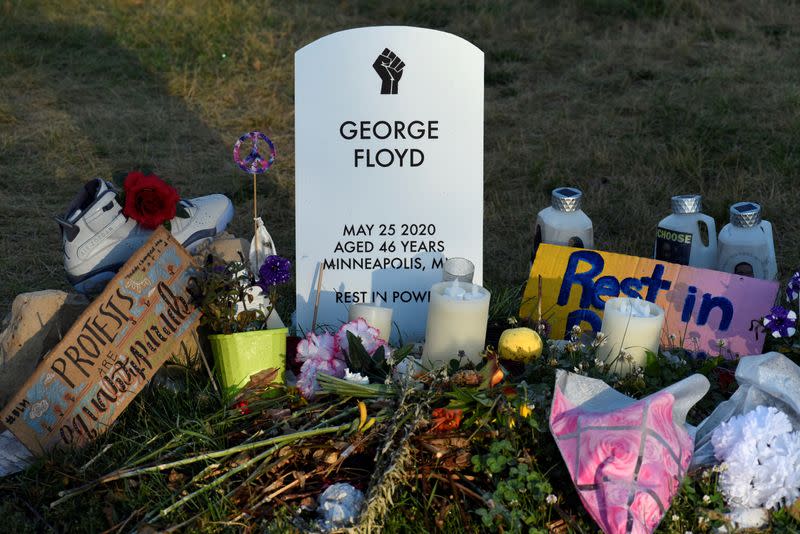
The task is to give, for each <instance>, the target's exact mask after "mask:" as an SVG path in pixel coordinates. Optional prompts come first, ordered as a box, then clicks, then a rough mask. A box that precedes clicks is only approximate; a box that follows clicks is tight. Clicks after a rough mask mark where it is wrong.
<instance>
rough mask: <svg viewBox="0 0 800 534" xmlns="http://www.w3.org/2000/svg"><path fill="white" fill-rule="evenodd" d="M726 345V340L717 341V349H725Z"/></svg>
mask: <svg viewBox="0 0 800 534" xmlns="http://www.w3.org/2000/svg"><path fill="white" fill-rule="evenodd" d="M725 345H727V342H726V341H725V340H724V339H718V340H717V347H718V348H720V349H724V348H725Z"/></svg>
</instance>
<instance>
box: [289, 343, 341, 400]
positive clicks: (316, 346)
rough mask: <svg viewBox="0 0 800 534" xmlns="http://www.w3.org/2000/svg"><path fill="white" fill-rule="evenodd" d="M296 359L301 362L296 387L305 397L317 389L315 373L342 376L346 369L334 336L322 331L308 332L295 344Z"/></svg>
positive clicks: (310, 395) (312, 395) (310, 397)
mask: <svg viewBox="0 0 800 534" xmlns="http://www.w3.org/2000/svg"><path fill="white" fill-rule="evenodd" d="M297 359H298V360H299V361H301V362H303V366H302V367H301V368H300V376H299V377H298V378H297V387H298V389H300V392H301V393H302V394H303V397H305V398H306V399H312V398H314V395H315V394H316V393H317V390H318V389H319V385H318V384H317V374H318V373H325V374H329V375H331V376H335V377H336V378H343V377H344V372H345V370H346V369H347V363H346V362H345V361H344V354H342V352H341V351H340V350H339V344H338V343H337V342H336V338H335V337H334V336H333V335H331V334H329V333H327V332H324V333H322V334H319V335H317V334H315V333H314V332H309V333H308V334H307V335H306V338H305V339H302V340H300V342H299V343H298V344H297Z"/></svg>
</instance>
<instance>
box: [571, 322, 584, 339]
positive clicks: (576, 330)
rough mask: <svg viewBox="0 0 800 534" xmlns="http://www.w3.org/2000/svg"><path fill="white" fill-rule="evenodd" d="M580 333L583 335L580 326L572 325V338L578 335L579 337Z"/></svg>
mask: <svg viewBox="0 0 800 534" xmlns="http://www.w3.org/2000/svg"><path fill="white" fill-rule="evenodd" d="M581 333H583V329H581V327H580V325H577V324H576V325H573V327H572V335H573V336H579V335H581Z"/></svg>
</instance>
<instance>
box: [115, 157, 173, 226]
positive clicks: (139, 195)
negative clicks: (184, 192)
mask: <svg viewBox="0 0 800 534" xmlns="http://www.w3.org/2000/svg"><path fill="white" fill-rule="evenodd" d="M124 188H125V207H124V208H123V209H122V213H123V214H124V215H126V216H127V217H130V218H132V219H133V220H135V221H137V222H138V223H139V224H141V225H142V227H143V228H147V229H148V230H155V229H156V228H158V226H159V225H161V224H164V223H165V222H167V221H169V220H170V219H172V218H173V217H175V210H176V208H177V205H178V201H179V200H180V197H179V196H178V192H177V191H175V188H174V187H172V186H171V185H169V184H167V183H166V182H164V180H162V179H161V178H159V177H158V176H156V175H155V174H150V175H147V176H145V175H144V173H142V172H140V171H134V172H131V173H129V174H128V176H126V177H125V183H124Z"/></svg>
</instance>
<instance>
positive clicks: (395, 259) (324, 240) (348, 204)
mask: <svg viewBox="0 0 800 534" xmlns="http://www.w3.org/2000/svg"><path fill="white" fill-rule="evenodd" d="M295 134H296V147H295V165H296V206H297V208H296V224H297V227H296V247H297V315H296V322H297V325H298V327H299V328H300V329H301V330H303V331H307V330H308V329H310V327H311V322H312V316H313V310H314V302H315V299H316V285H317V277H318V276H319V270H320V265H322V264H324V265H325V270H324V274H323V278H322V291H321V294H320V303H319V315H318V319H317V324H318V325H328V326H330V327H333V328H336V327H338V326H339V325H341V324H342V322H345V321H347V310H348V308H349V306H350V305H351V304H353V303H357V302H367V303H377V304H380V305H382V306H389V307H391V308H392V309H393V310H394V312H393V314H394V315H393V321H394V323H395V324H396V325H397V328H398V329H399V333H400V335H401V336H402V338H403V341H418V340H421V339H422V338H423V337H424V335H425V322H426V317H427V309H428V302H429V299H430V294H429V290H430V288H431V286H432V285H433V284H434V283H436V282H439V281H441V279H442V262H443V259H444V258H448V257H465V258H468V259H469V260H471V261H472V262H473V263H474V264H475V275H474V282H475V283H477V284H481V283H482V274H483V52H481V51H480V50H479V49H478V48H476V47H475V46H474V45H472V44H471V43H469V42H467V41H465V40H464V39H462V38H460V37H456V36H454V35H451V34H448V33H444V32H440V31H435V30H427V29H422V28H410V27H374V28H362V29H357V30H348V31H343V32H339V33H335V34H332V35H329V36H327V37H323V38H321V39H319V40H317V41H314V42H313V43H311V44H309V45H308V46H305V47H304V48H302V49H300V50H299V51H298V52H297V53H296V55H295ZM398 329H395V330H394V335H393V336H392V339H393V340H394V341H397V335H398Z"/></svg>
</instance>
